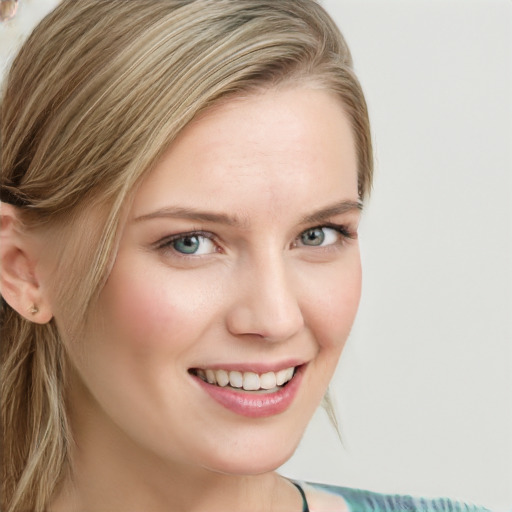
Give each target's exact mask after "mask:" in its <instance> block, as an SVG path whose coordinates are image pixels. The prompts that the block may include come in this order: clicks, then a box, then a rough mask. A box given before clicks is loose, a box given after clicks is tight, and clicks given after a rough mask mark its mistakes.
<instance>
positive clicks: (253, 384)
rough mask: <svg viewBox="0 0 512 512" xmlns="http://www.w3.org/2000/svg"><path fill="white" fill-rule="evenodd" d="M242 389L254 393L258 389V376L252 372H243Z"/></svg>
mask: <svg viewBox="0 0 512 512" xmlns="http://www.w3.org/2000/svg"><path fill="white" fill-rule="evenodd" d="M262 387H263V386H262ZM243 388H244V389H245V390H246V391H256V390H257V389H260V378H259V377H258V374H257V373H253V372H245V373H244V385H243Z"/></svg>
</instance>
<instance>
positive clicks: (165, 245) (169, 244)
mask: <svg viewBox="0 0 512 512" xmlns="http://www.w3.org/2000/svg"><path fill="white" fill-rule="evenodd" d="M324 228H327V229H332V230H334V231H336V232H337V233H339V234H340V235H341V241H340V243H339V244H329V245H326V246H314V245H311V246H307V245H302V246H301V247H313V248H317V249H324V250H328V249H331V248H333V247H336V246H339V245H344V244H345V243H346V242H348V241H349V240H354V239H355V238H357V232H354V231H352V230H350V229H349V228H348V227H347V226H346V225H343V224H333V223H327V224H321V225H318V226H313V227H310V228H307V229H305V230H304V231H301V232H300V233H299V235H298V236H297V237H296V238H295V239H294V242H293V244H292V246H293V247H298V246H299V245H298V242H299V241H300V238H301V236H302V235H303V234H304V233H307V232H308V231H314V230H315V229H324ZM192 237H201V238H206V239H208V240H211V241H212V242H213V243H214V244H216V245H217V246H218V244H217V243H216V240H217V237H216V236H215V235H214V234H213V233H211V232H208V231H201V230H195V231H189V232H186V233H178V234H176V235H171V236H167V237H165V238H163V239H161V240H159V241H158V242H157V243H156V244H155V246H156V249H158V250H162V251H169V252H172V254H173V256H175V257H179V258H190V257H196V258H197V257H199V256H202V255H195V254H185V253H182V252H180V251H178V250H176V249H175V248H174V247H173V244H174V243H175V242H177V241H178V240H181V239H184V238H192Z"/></svg>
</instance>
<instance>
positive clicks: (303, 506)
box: [292, 482, 309, 512]
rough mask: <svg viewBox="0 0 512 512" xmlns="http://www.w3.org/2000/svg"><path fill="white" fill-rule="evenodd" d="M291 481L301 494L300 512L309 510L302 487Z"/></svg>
mask: <svg viewBox="0 0 512 512" xmlns="http://www.w3.org/2000/svg"><path fill="white" fill-rule="evenodd" d="M292 483H293V485H295V487H297V489H298V490H299V492H300V495H301V496H302V512H309V506H308V500H306V495H305V494H304V491H303V489H302V487H301V486H300V485H299V484H297V483H295V482H292Z"/></svg>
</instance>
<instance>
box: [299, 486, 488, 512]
mask: <svg viewBox="0 0 512 512" xmlns="http://www.w3.org/2000/svg"><path fill="white" fill-rule="evenodd" d="M300 485H301V486H302V487H303V489H304V492H305V493H306V497H307V500H308V504H309V508H310V512H402V511H403V512H490V511H489V510H488V509H486V508H484V507H478V506H476V505H469V504H465V503H461V502H459V501H454V500H450V499H447V498H437V499H428V498H420V497H416V498H415V497H412V496H398V495H390V494H379V493H375V492H370V491H364V490H361V489H351V488H348V487H338V486H335V485H327V484H318V483H311V482H300Z"/></svg>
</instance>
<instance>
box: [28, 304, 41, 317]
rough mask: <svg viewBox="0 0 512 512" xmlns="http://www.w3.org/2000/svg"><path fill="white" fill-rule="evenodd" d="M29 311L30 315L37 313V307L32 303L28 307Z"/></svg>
mask: <svg viewBox="0 0 512 512" xmlns="http://www.w3.org/2000/svg"><path fill="white" fill-rule="evenodd" d="M29 312H30V314H31V315H35V314H37V313H39V308H38V307H37V306H36V305H35V304H34V305H33V306H32V307H31V308H30V310H29Z"/></svg>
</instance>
